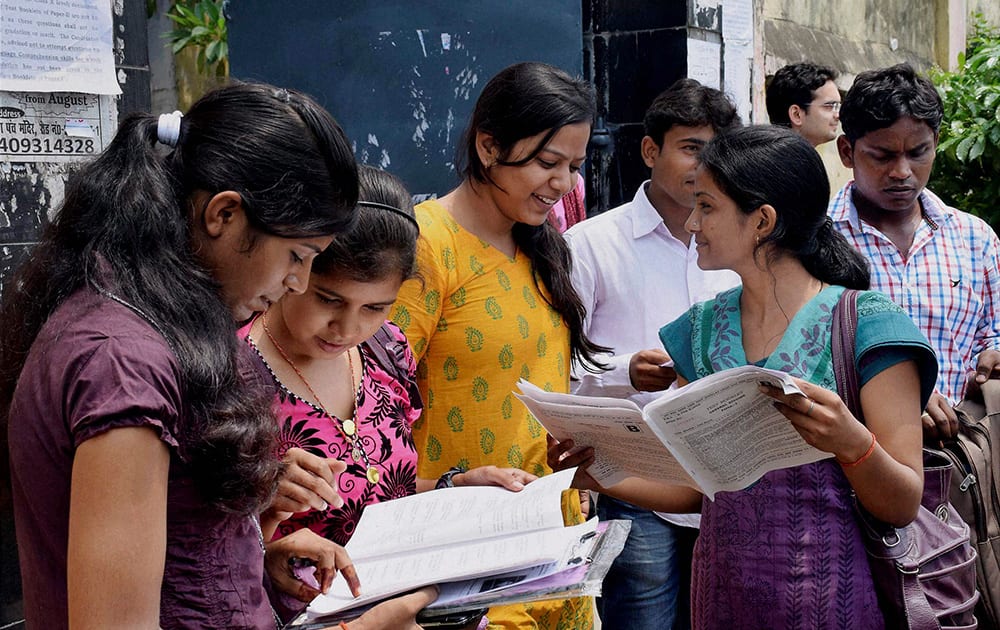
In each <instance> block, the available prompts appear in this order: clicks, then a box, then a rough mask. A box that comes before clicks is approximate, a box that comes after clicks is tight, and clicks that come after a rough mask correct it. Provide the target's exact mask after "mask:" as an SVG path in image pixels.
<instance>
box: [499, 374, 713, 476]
mask: <svg viewBox="0 0 1000 630" xmlns="http://www.w3.org/2000/svg"><path fill="white" fill-rule="evenodd" d="M522 389H523V385H522ZM514 395H515V396H516V397H517V398H518V399H519V400H520V401H521V402H522V403H524V406H525V407H527V408H528V411H530V412H531V414H532V415H533V416H535V418H536V419H537V420H538V422H540V423H541V424H542V426H544V427H545V430H546V431H548V432H549V433H550V434H552V436H553V437H554V438H556V439H557V440H560V441H562V440H566V439H569V438H572V440H573V442H574V443H575V444H576V445H577V446H590V447H593V449H594V463H593V464H592V465H591V466H590V467H588V468H587V472H588V473H590V476H592V477H593V478H594V479H595V480H596V481H597V482H598V483H599V484H601V485H602V486H604V487H609V486H613V485H615V484H617V483H619V482H621V481H623V480H625V478H626V477H644V478H646V479H657V480H660V481H664V482H666V483H677V484H681V485H686V486H690V487H694V488H697V487H698V486H697V484H695V482H694V481H693V480H692V479H691V476H690V475H689V474H688V473H687V472H686V471H685V470H684V468H683V466H681V465H680V464H679V463H678V462H677V460H676V459H674V456H673V455H672V454H671V453H670V450H669V449H668V448H667V447H666V446H665V445H664V444H663V442H662V441H661V440H660V439H659V438H658V437H657V436H656V433H655V432H654V431H653V430H652V428H650V427H649V426H648V425H647V424H646V421H645V419H643V415H642V412H641V411H639V410H638V408H636V409H623V408H615V407H605V406H589V405H588V400H590V399H589V398H588V397H585V396H578V397H576V398H577V400H579V403H578V404H562V403H555V402H544V401H539V400H532V399H531V398H529V397H528V396H526V395H521V394H517V393H515V394H514ZM619 402H621V401H619Z"/></svg>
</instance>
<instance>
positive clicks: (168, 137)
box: [156, 111, 183, 147]
mask: <svg viewBox="0 0 1000 630" xmlns="http://www.w3.org/2000/svg"><path fill="white" fill-rule="evenodd" d="M182 116H183V114H181V113H180V112H179V111H175V112H173V113H170V114H160V119H159V121H157V123H156V139H157V140H159V141H160V142H162V143H163V144H165V145H167V146H169V147H176V146H177V141H178V140H179V139H180V137H181V117H182Z"/></svg>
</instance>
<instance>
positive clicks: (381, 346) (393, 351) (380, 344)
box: [364, 324, 424, 409]
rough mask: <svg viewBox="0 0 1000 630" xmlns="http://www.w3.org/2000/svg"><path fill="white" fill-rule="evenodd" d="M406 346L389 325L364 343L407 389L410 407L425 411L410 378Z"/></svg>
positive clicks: (381, 328) (415, 386)
mask: <svg viewBox="0 0 1000 630" xmlns="http://www.w3.org/2000/svg"><path fill="white" fill-rule="evenodd" d="M405 344H406V342H405V341H399V340H398V339H396V338H395V336H394V335H393V334H392V329H390V328H389V326H388V325H387V324H382V325H381V326H380V327H379V329H378V330H376V331H375V334H374V335H372V336H371V338H369V339H368V340H367V341H365V342H364V346H365V348H366V349H367V350H368V351H369V352H371V353H372V356H373V357H375V361H376V362H378V364H379V365H380V366H382V369H383V370H385V371H386V373H388V374H389V376H391V377H392V378H393V379H395V380H396V382H398V383H399V384H400V385H402V386H403V387H404V388H405V389H406V393H407V395H408V396H409V397H410V406H411V407H413V408H414V409H423V408H424V403H423V399H422V398H421V396H420V388H418V387H417V384H416V382H415V381H414V380H413V378H412V377H411V376H410V366H409V365H408V364H407V362H406V359H405V356H406V353H405V351H404V350H405V349H404V348H402V346H403V345H405Z"/></svg>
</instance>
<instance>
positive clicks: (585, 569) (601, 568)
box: [285, 520, 632, 630]
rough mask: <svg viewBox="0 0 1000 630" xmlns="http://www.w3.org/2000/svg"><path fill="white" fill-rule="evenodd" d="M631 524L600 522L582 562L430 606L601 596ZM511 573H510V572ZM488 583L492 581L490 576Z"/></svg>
mask: <svg viewBox="0 0 1000 630" xmlns="http://www.w3.org/2000/svg"><path fill="white" fill-rule="evenodd" d="M631 527H632V523H631V522H630V521H626V520H613V521H604V522H601V523H599V524H598V526H597V529H596V532H597V535H596V536H595V537H594V540H593V541H592V542H593V544H592V545H589V546H586V547H583V546H581V547H580V549H581V550H583V549H588V550H589V553H588V554H587V555H585V556H584V557H582V562H581V563H580V564H579V565H578V566H575V567H573V568H570V569H567V570H564V571H561V572H559V573H556V574H553V575H549V576H547V577H543V578H540V579H536V580H532V581H526V582H516V583H513V584H507V585H505V586H502V587H500V588H497V589H496V590H491V591H490V592H488V593H483V594H482V595H478V596H470V597H467V598H465V599H462V600H461V601H455V602H453V603H448V604H442V603H440V602H435V603H434V604H431V606H429V607H428V610H433V611H434V612H435V613H436V614H437V613H441V614H446V613H453V612H462V611H466V610H477V609H480V608H485V607H490V606H501V605H504V604H519V603H529V602H537V601H546V600H553V599H567V598H571V597H598V596H600V594H601V584H602V582H603V581H604V576H605V575H607V573H608V570H609V569H610V568H611V563H612V562H613V561H614V559H615V558H617V557H618V554H620V553H621V551H622V548H624V546H625V540H626V539H627V538H628V533H629V530H630V529H631ZM507 575H508V576H510V574H507ZM497 577H501V576H494V578H497ZM463 582H464V583H466V584H467V585H468V584H470V583H476V582H479V583H484V580H482V579H474V580H466V581H463ZM485 583H486V584H488V583H489V581H488V579H487V580H486V581H485ZM451 586H452V585H447V584H446V585H443V588H442V593H445V592H447V590H448V589H450V588H451ZM373 605H374V604H373ZM368 608H370V606H366V607H361V608H354V609H352V610H349V611H343V612H340V613H334V614H332V615H326V616H323V617H312V618H310V616H309V615H307V614H306V613H303V614H301V615H299V616H298V617H297V618H296V619H294V620H292V621H291V622H290V623H289V624H288V625H286V626H285V627H286V628H295V629H296V630H315V629H318V628H325V627H328V626H329V625H330V624H331V623H337V622H339V621H341V620H343V619H352V618H355V617H357V616H359V615H361V614H362V613H363V612H364V611H365V610H367V609H368Z"/></svg>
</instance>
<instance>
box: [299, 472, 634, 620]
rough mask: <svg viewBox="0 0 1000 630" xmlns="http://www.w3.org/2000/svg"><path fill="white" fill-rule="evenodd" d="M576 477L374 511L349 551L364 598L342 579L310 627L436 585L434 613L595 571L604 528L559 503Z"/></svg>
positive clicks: (452, 493) (459, 491)
mask: <svg viewBox="0 0 1000 630" xmlns="http://www.w3.org/2000/svg"><path fill="white" fill-rule="evenodd" d="M574 472H575V470H573V469H571V470H565V471H562V472H559V473H554V474H552V475H548V476H546V477H542V478H540V479H537V480H536V481H533V482H531V483H529V484H527V485H526V486H525V487H524V489H523V490H521V491H520V492H509V491H507V490H504V489H503V488H496V487H461V488H445V489H440V490H434V491H431V492H424V493H420V494H415V495H413V496H409V497H405V498H402V499H394V500H392V501H386V502H384V503H376V504H374V505H369V506H367V507H366V508H365V511H364V514H362V516H361V520H360V521H359V522H358V525H357V527H356V529H355V533H354V536H353V537H352V538H351V540H350V541H349V542H348V544H347V546H346V547H347V551H348V552H349V553H350V555H351V559H352V560H353V561H354V568H355V570H356V571H357V573H358V578H359V579H360V580H361V595H360V596H359V597H353V596H352V595H351V593H350V591H349V590H348V588H347V584H346V582H345V581H344V580H341V579H338V580H334V584H333V587H332V588H331V589H330V591H329V592H328V593H326V594H323V595H320V596H319V597H317V598H316V599H314V600H313V601H312V603H310V604H309V607H308V608H307V609H306V613H305V615H304V617H303V618H302V621H304V622H312V621H317V620H320V619H323V620H328V619H339V618H349V617H351V616H356V614H360V612H362V611H363V610H365V609H367V608H368V607H370V606H372V605H373V604H375V603H378V602H380V601H382V600H384V599H387V598H389V597H392V596H393V595H398V594H400V593H404V592H407V591H410V590H413V589H415V588H419V587H422V586H426V585H429V584H439V585H442V584H444V585H447V586H444V587H442V590H441V595H440V596H439V598H438V601H437V602H435V604H434V605H433V606H432V607H437V608H443V609H454V608H455V607H456V606H458V607H459V608H457V609H463V608H462V607H463V606H464V607H465V609H468V608H469V607H471V608H475V607H477V606H483V605H487V606H488V605H492V602H493V600H495V599H500V598H501V597H502V596H503V595H504V594H505V590H507V589H514V588H515V587H520V588H527V585H528V584H531V583H532V582H536V581H538V582H541V581H542V580H545V579H546V578H551V577H552V576H557V575H559V574H563V573H565V572H567V571H570V572H571V571H572V570H573V569H577V568H579V567H582V566H584V565H587V564H590V562H589V561H590V560H591V559H592V557H593V553H594V549H595V545H596V544H597V542H598V541H599V540H601V539H602V538H603V537H602V536H601V535H600V534H599V533H598V531H597V528H598V522H597V520H596V519H591V520H590V521H587V522H585V523H582V524H580V525H576V526H572V527H566V526H564V525H563V516H562V508H561V501H560V496H561V494H562V491H563V490H565V489H567V488H569V486H570V483H571V482H572V479H573V473H574ZM616 531H617V530H616ZM620 550H621V548H620V547H619V549H618V551H620ZM615 555H617V553H616V554H615ZM605 571H606V569H605ZM564 577H565V576H564ZM571 577H572V576H571ZM576 577H577V578H579V576H576ZM577 581H579V579H578V580H577ZM449 583H457V584H449ZM543 586H544V587H545V588H548V589H550V590H551V589H552V588H553V584H548V585H546V584H544V583H542V584H541V585H539V588H537V589H534V591H535V594H536V595H537V594H538V591H540V590H544V589H543V588H542V587H543ZM555 586H558V585H555ZM563 586H565V584H563ZM530 591H532V589H531V588H528V590H527V591H526V592H527V594H528V595H530V594H531V592H530ZM524 601H531V600H524Z"/></svg>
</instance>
